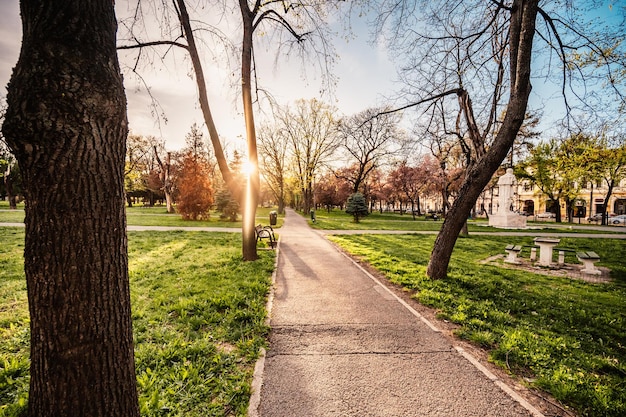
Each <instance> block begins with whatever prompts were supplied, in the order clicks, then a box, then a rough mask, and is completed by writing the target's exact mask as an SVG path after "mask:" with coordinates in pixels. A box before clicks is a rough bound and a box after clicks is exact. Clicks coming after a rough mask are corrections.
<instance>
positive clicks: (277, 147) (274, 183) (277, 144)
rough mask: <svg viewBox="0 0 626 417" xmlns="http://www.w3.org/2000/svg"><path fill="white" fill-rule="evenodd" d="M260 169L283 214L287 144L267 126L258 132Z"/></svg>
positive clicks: (279, 210)
mask: <svg viewBox="0 0 626 417" xmlns="http://www.w3.org/2000/svg"><path fill="white" fill-rule="evenodd" d="M258 138H259V154H260V156H261V162H262V163H261V165H260V169H261V172H262V174H263V177H264V178H265V183H266V184H267V185H268V187H269V188H270V190H271V191H272V194H273V195H274V198H276V201H277V202H278V212H279V213H280V214H283V213H284V212H285V192H286V186H287V184H286V178H285V175H286V171H287V149H288V144H289V143H288V142H287V141H285V140H283V138H282V137H281V136H280V135H278V134H276V132H275V131H274V130H273V129H272V127H270V126H269V125H265V126H263V127H261V129H260V132H259V136H258Z"/></svg>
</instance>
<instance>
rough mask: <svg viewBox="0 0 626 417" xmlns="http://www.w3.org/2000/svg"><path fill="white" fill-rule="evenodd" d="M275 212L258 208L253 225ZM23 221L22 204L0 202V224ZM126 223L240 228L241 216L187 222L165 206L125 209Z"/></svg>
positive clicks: (280, 218)
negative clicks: (230, 218)
mask: <svg viewBox="0 0 626 417" xmlns="http://www.w3.org/2000/svg"><path fill="white" fill-rule="evenodd" d="M272 210H275V209H273V208H261V207H259V208H258V209H257V212H256V221H255V224H259V223H261V224H263V225H264V226H266V225H268V224H269V223H270V221H269V213H270V211H272ZM283 217H284V215H279V216H278V219H277V220H278V221H277V225H276V227H280V226H281V225H282V223H283ZM23 221H24V203H21V204H19V205H18V208H17V210H9V203H8V202H7V201H0V223H5V222H6V223H20V222H23ZM126 221H127V223H128V224H129V225H132V226H175V227H181V226H183V227H185V226H194V227H196V226H197V227H241V216H240V217H239V219H238V221H236V222H229V221H223V220H220V213H218V212H211V218H210V219H209V220H206V221H189V220H183V219H182V218H181V217H180V215H179V214H175V213H174V214H170V213H168V212H167V210H166V208H165V206H155V207H143V206H134V207H126Z"/></svg>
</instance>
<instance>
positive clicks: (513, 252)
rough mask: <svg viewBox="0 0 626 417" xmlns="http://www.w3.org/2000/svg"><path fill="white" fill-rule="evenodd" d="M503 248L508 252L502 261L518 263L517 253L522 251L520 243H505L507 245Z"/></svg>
mask: <svg viewBox="0 0 626 417" xmlns="http://www.w3.org/2000/svg"><path fill="white" fill-rule="evenodd" d="M504 250H505V251H506V253H507V254H508V256H507V258H506V259H505V260H504V262H506V263H509V264H518V263H519V261H518V260H517V255H519V253H520V252H521V251H522V247H521V246H520V245H507V247H506V248H504Z"/></svg>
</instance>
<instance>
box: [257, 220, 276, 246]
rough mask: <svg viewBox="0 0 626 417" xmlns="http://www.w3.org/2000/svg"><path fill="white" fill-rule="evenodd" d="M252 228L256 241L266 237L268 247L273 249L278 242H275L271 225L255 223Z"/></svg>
mask: <svg viewBox="0 0 626 417" xmlns="http://www.w3.org/2000/svg"><path fill="white" fill-rule="evenodd" d="M254 230H255V232H256V241H257V243H258V242H259V241H260V240H263V239H267V240H268V245H269V246H270V248H272V249H274V248H275V247H276V245H277V243H278V242H276V236H274V229H272V226H262V225H260V224H257V225H256V227H255V228H254Z"/></svg>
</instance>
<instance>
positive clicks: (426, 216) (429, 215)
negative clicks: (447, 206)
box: [424, 213, 439, 221]
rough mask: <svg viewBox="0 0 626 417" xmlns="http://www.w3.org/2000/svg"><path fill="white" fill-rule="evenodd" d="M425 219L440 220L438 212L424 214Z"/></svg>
mask: <svg viewBox="0 0 626 417" xmlns="http://www.w3.org/2000/svg"><path fill="white" fill-rule="evenodd" d="M424 219H425V220H435V221H436V220H439V216H437V213H426V214H425V215H424Z"/></svg>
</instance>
